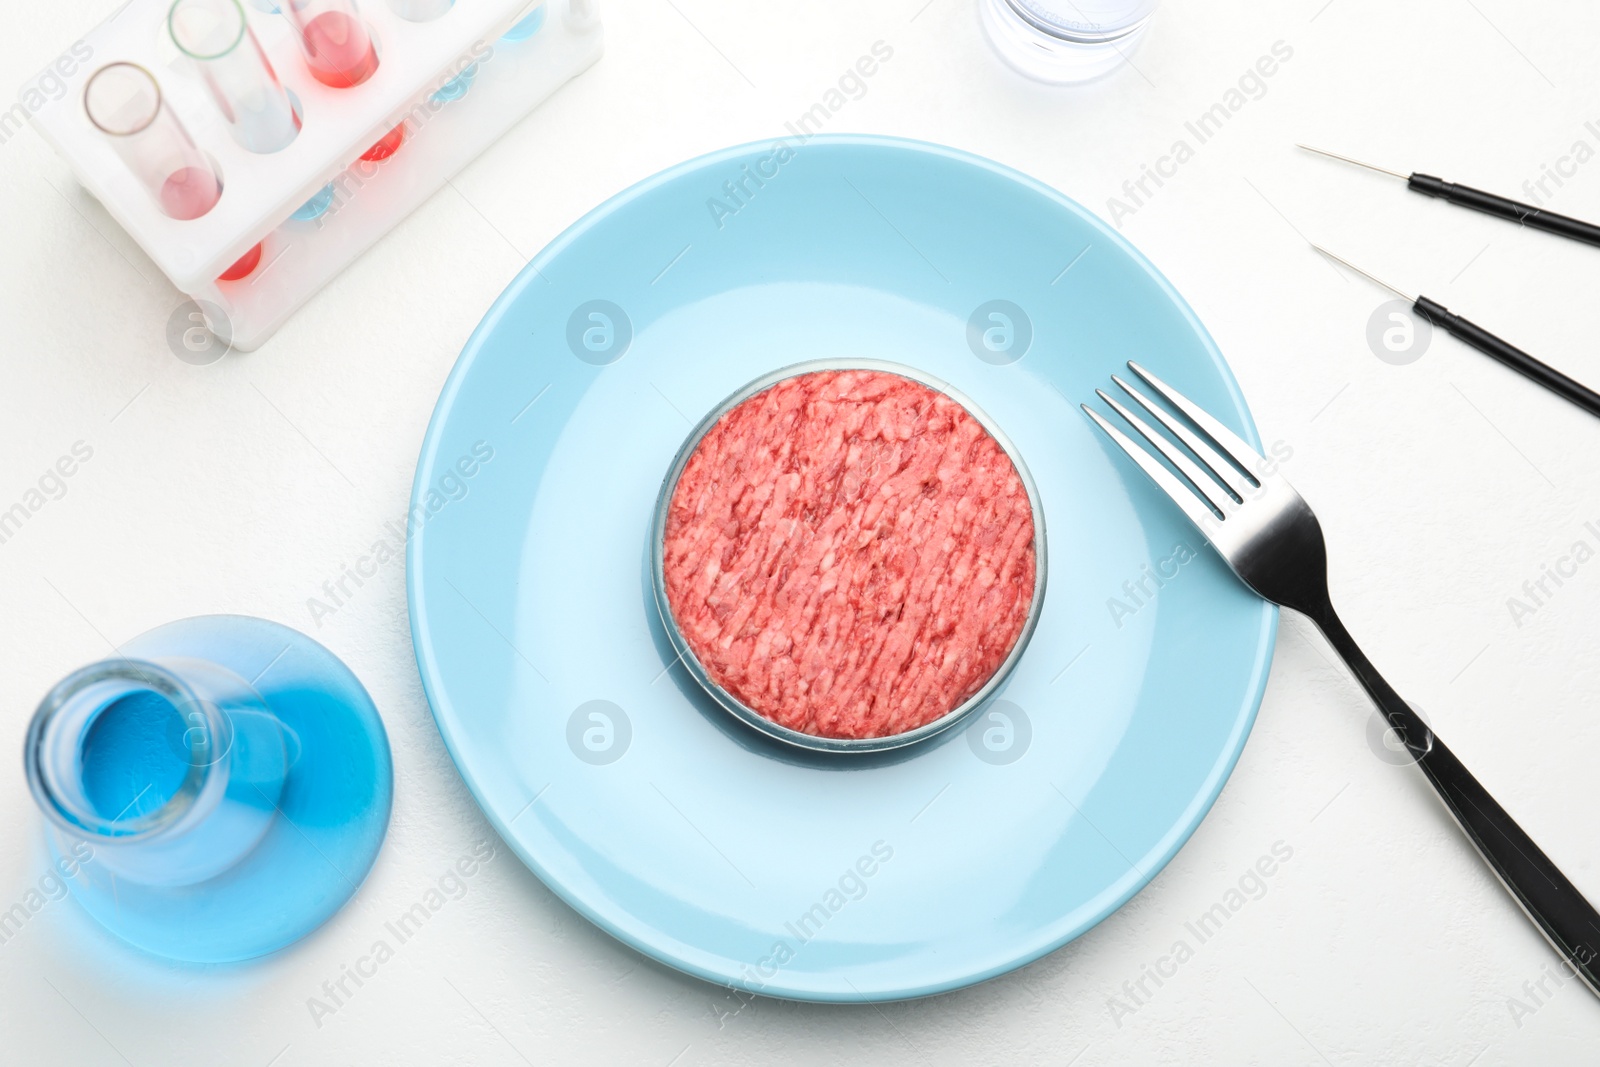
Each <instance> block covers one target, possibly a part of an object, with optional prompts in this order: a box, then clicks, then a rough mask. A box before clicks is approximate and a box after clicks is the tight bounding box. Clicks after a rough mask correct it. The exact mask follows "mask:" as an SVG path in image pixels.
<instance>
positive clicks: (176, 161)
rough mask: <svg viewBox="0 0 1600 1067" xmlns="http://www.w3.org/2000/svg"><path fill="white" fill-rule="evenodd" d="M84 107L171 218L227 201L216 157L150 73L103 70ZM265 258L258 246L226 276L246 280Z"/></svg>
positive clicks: (125, 67)
mask: <svg viewBox="0 0 1600 1067" xmlns="http://www.w3.org/2000/svg"><path fill="white" fill-rule="evenodd" d="M83 106H84V110H85V111H86V112H87V113H88V116H89V121H90V122H92V123H94V125H95V127H96V128H97V129H99V130H100V132H101V133H103V134H105V136H106V138H107V140H108V141H109V142H110V143H111V147H112V148H113V149H115V150H116V153H117V155H119V156H120V157H122V161H123V163H125V164H126V165H127V167H128V169H129V171H131V172H132V173H133V175H134V177H136V178H138V179H139V182H140V184H142V185H143V186H144V187H145V189H146V190H147V191H148V192H149V193H150V195H151V196H152V197H154V198H155V201H156V203H157V205H159V206H160V208H161V211H162V213H163V214H165V215H166V216H167V217H168V218H173V219H178V220H180V221H188V220H190V219H197V218H199V217H200V216H202V215H204V214H205V213H206V212H208V211H210V210H211V209H212V208H214V207H216V206H217V202H218V201H219V200H221V199H222V178H221V176H220V175H219V174H218V173H217V170H216V167H215V165H214V164H213V163H212V161H211V157H209V156H208V155H206V154H205V153H204V152H202V151H200V149H199V148H197V147H196V146H195V143H194V139H193V138H191V137H190V136H189V131H188V130H186V129H184V126H183V123H181V122H179V121H178V117H177V116H176V115H174V114H173V113H172V112H171V110H170V109H168V107H167V105H166V101H165V100H164V99H163V98H162V95H161V88H160V86H159V85H157V84H156V80H155V78H154V77H153V76H152V75H151V74H150V72H149V71H148V70H145V69H144V68H143V67H141V66H139V65H138V64H135V63H110V64H107V65H106V66H104V67H101V68H100V69H99V70H97V71H95V73H94V74H93V76H91V77H90V78H89V83H88V84H87V85H86V86H85V87H84V90H83ZM260 259H261V246H260V245H259V244H258V245H256V246H255V247H254V248H252V249H250V251H248V252H246V253H245V254H244V255H243V256H242V257H240V259H239V260H238V261H237V262H236V263H234V264H233V266H231V267H229V268H228V269H227V270H226V271H224V272H223V273H222V275H221V277H222V278H223V279H224V280H229V281H231V280H233V279H235V278H242V277H244V276H245V275H246V274H249V273H250V272H251V271H252V270H254V269H255V267H256V264H257V263H258V262H260Z"/></svg>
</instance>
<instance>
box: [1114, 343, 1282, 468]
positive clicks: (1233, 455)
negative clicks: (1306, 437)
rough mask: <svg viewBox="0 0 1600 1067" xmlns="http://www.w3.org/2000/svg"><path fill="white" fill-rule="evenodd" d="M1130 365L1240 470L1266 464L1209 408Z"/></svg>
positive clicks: (1141, 369) (1137, 367) (1136, 365)
mask: <svg viewBox="0 0 1600 1067" xmlns="http://www.w3.org/2000/svg"><path fill="white" fill-rule="evenodd" d="M1128 366H1129V367H1130V368H1132V370H1133V373H1135V374H1137V375H1138V376H1139V377H1141V378H1143V379H1144V380H1145V383H1146V384H1147V385H1149V386H1150V388H1152V389H1154V390H1155V391H1156V392H1158V393H1160V394H1161V395H1162V396H1163V397H1165V398H1166V399H1167V401H1168V402H1169V403H1170V404H1171V405H1172V406H1173V407H1175V408H1177V409H1178V410H1179V411H1181V412H1183V413H1184V414H1185V415H1187V416H1188V417H1189V421H1190V422H1192V423H1194V424H1195V425H1196V426H1198V427H1200V428H1201V429H1202V430H1204V431H1205V432H1206V434H1207V435H1208V436H1209V437H1210V438H1211V439H1212V440H1213V441H1215V442H1216V443H1217V445H1218V446H1219V447H1221V449H1222V451H1224V452H1226V453H1228V454H1229V458H1230V459H1232V460H1233V462H1234V463H1235V464H1236V465H1237V466H1238V467H1239V469H1240V470H1244V471H1250V470H1260V469H1261V468H1260V467H1258V466H1256V465H1255V464H1254V463H1252V462H1251V460H1252V459H1253V460H1257V461H1259V462H1261V463H1266V458H1265V457H1264V456H1262V455H1261V453H1259V452H1257V451H1256V450H1255V449H1253V448H1251V447H1250V446H1249V445H1247V444H1245V443H1244V441H1243V440H1242V439H1241V438H1240V437H1239V435H1238V434H1236V433H1234V432H1233V431H1232V430H1230V429H1228V428H1227V427H1226V426H1224V425H1222V423H1220V422H1218V421H1217V420H1216V418H1215V417H1213V416H1212V415H1211V413H1210V412H1208V411H1206V410H1205V408H1202V407H1201V406H1200V405H1199V404H1196V403H1195V402H1194V401H1193V400H1190V399H1189V398H1188V397H1186V396H1184V395H1183V394H1182V393H1180V392H1178V391H1177V390H1176V389H1174V388H1173V387H1172V386H1170V385H1168V384H1167V383H1166V382H1164V381H1162V380H1161V379H1160V378H1157V377H1156V376H1155V375H1154V374H1151V373H1150V372H1149V371H1147V370H1145V369H1144V368H1143V367H1141V366H1139V364H1137V363H1135V362H1134V361H1133V360H1131V359H1130V360H1128Z"/></svg>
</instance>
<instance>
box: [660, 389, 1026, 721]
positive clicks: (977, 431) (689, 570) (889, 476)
mask: <svg viewBox="0 0 1600 1067" xmlns="http://www.w3.org/2000/svg"><path fill="white" fill-rule="evenodd" d="M665 542H666V543H665V560H666V563H665V578H666V583H665V584H666V593H667V601H668V604H669V606H670V608H671V610H672V615H673V618H674V619H675V620H676V622H677V624H678V628H679V630H681V631H682V633H683V635H684V637H685V639H686V641H687V642H688V644H689V647H690V648H691V649H692V650H693V652H694V654H695V656H696V657H697V658H698V659H699V660H700V662H701V664H702V665H704V667H705V669H706V671H707V673H708V674H709V675H710V676H711V678H712V680H713V681H715V682H716V683H717V684H718V685H720V686H722V687H723V688H724V689H726V690H727V691H728V692H730V693H732V694H733V695H734V696H735V697H737V698H738V699H739V700H740V701H742V702H743V703H744V704H746V705H748V706H749V707H751V708H753V709H754V710H755V711H757V712H759V713H760V714H761V715H763V716H765V717H767V718H768V719H771V720H772V721H773V722H776V723H779V724H780V725H783V726H787V727H789V728H790V729H793V730H799V731H802V732H804V733H808V734H813V735H817V736H821V737H833V738H862V737H884V736H889V735H892V734H898V733H904V732H905V731H907V730H914V729H916V728H917V727H919V726H922V725H924V724H925V723H929V722H932V721H933V720H935V719H938V718H940V717H941V716H943V715H945V714H947V713H948V712H950V711H951V710H953V709H954V708H956V707H958V706H959V705H960V704H962V703H963V702H964V701H966V700H967V699H968V698H969V697H971V696H972V695H973V694H974V693H976V692H977V691H978V690H979V689H981V688H982V687H983V685H984V683H985V682H987V681H988V680H989V678H990V677H991V676H992V675H993V674H994V672H995V671H996V670H997V669H998V668H999V666H1000V664H1001V663H1002V662H1003V661H1004V660H1005V658H1006V656H1007V655H1008V654H1009V653H1010V651H1011V649H1012V646H1013V645H1015V644H1016V642H1017V639H1018V637H1019V636H1020V635H1021V633H1022V631H1023V628H1024V626H1025V625H1026V623H1027V619H1028V612H1029V609H1030V607H1031V605H1032V602H1033V593H1034V574H1035V566H1036V560H1035V548H1034V525H1033V510H1032V507H1031V505H1030V503H1029V500H1028V494H1027V491H1026V489H1025V488H1024V487H1023V484H1022V479H1021V477H1019V476H1018V474H1017V470H1016V467H1015V466H1014V465H1013V464H1012V462H1011V459H1010V457H1009V456H1007V455H1006V453H1005V450H1004V449H1003V448H1001V447H1000V445H999V443H998V442H997V441H996V440H995V439H994V438H993V437H992V436H991V435H990V434H989V433H988V431H987V430H985V429H984V428H983V426H982V424H981V423H979V422H978V421H977V419H975V418H973V416H972V415H971V414H970V413H969V412H968V411H967V410H966V409H965V408H963V407H962V406H961V405H960V404H958V403H956V402H955V401H954V400H952V399H950V398H949V397H948V396H945V395H944V394H943V393H940V392H937V391H936V390H933V389H930V388H929V387H928V386H926V385H923V384H921V383H920V382H916V381H912V380H911V379H909V378H905V377H902V376H900V375H897V374H890V373H885V372H883V371H868V370H846V371H817V372H812V373H808V374H801V375H797V376H796V377H793V378H788V379H785V380H784V381H782V382H779V383H778V384H776V385H774V386H772V387H771V388H769V389H767V390H765V391H763V392H761V393H758V394H756V395H755V396H753V397H750V398H749V399H747V400H745V401H743V402H742V403H740V404H739V405H738V406H736V407H734V408H733V409H732V410H730V411H728V412H727V413H726V414H724V415H723V416H722V418H721V419H719V420H718V421H717V423H716V425H715V426H713V427H712V428H711V430H710V431H709V432H708V433H707V434H706V435H705V436H704V437H703V438H702V439H701V441H700V444H699V446H698V447H697V448H696V449H695V451H694V453H693V454H692V455H691V456H690V458H689V461H688V463H687V464H686V465H685V467H684V469H683V473H682V474H681V475H680V476H679V478H678V483H677V485H676V487H675V488H674V491H673V494H672V499H671V502H670V503H669V505H668V512H667V519H666V524H665Z"/></svg>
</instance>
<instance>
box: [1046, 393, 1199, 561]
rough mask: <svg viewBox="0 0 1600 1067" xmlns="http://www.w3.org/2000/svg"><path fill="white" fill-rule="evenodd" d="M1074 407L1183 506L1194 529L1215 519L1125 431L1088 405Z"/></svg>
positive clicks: (1175, 476) (1197, 499)
mask: <svg viewBox="0 0 1600 1067" xmlns="http://www.w3.org/2000/svg"><path fill="white" fill-rule="evenodd" d="M1078 406H1079V407H1081V408H1083V413H1084V414H1085V415H1087V416H1089V417H1090V418H1091V419H1093V420H1094V424H1095V425H1096V426H1098V427H1100V429H1101V430H1102V431H1104V432H1105V435H1106V436H1107V437H1109V438H1111V440H1112V442H1113V443H1115V444H1116V446H1117V447H1118V448H1120V449H1122V450H1123V451H1124V452H1126V453H1127V454H1128V458H1129V459H1131V460H1133V461H1134V462H1135V463H1137V464H1138V465H1139V468H1140V469H1141V470H1143V471H1144V472H1145V474H1147V475H1149V476H1150V480H1151V481H1153V482H1155V483H1156V485H1158V486H1159V487H1160V488H1161V491H1162V492H1164V493H1166V494H1167V496H1169V497H1171V498H1172V502H1173V503H1174V504H1176V505H1178V507H1180V508H1182V509H1183V513H1184V514H1185V515H1187V516H1188V517H1189V521H1190V522H1192V523H1194V524H1195V526H1196V527H1197V528H1199V529H1200V530H1202V531H1204V530H1205V529H1206V524H1207V523H1214V522H1216V521H1217V516H1216V515H1215V514H1213V513H1212V511H1211V509H1210V508H1208V507H1207V506H1206V505H1205V504H1204V503H1202V502H1201V499H1200V498H1199V497H1198V496H1196V495H1195V494H1194V491H1193V490H1191V489H1190V488H1189V487H1188V486H1186V485H1184V484H1183V482H1182V481H1180V480H1179V479H1178V477H1177V475H1175V474H1173V473H1172V472H1171V471H1169V470H1167V468H1165V467H1163V466H1162V465H1161V463H1160V461H1158V460H1157V459H1156V458H1155V457H1154V456H1152V455H1150V453H1149V452H1147V451H1145V450H1144V449H1142V448H1140V447H1139V446H1138V445H1136V444H1134V443H1133V441H1132V439H1130V438H1129V437H1128V435H1127V434H1125V433H1123V432H1122V431H1121V430H1119V429H1117V428H1116V427H1115V426H1113V425H1111V424H1110V423H1109V422H1107V421H1106V420H1105V419H1104V418H1102V417H1101V416H1100V414H1099V412H1097V411H1095V410H1094V409H1093V408H1091V407H1089V405H1088V404H1079V405H1078Z"/></svg>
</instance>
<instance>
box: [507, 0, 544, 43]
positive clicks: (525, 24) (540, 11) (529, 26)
mask: <svg viewBox="0 0 1600 1067" xmlns="http://www.w3.org/2000/svg"><path fill="white" fill-rule="evenodd" d="M543 25H544V0H540V2H539V3H538V4H536V5H535V6H534V7H532V8H530V9H529V10H528V12H527V14H525V15H523V16H522V17H521V18H519V19H518V20H517V21H516V23H515V25H513V26H512V27H511V28H510V29H509V30H507V31H506V32H505V33H502V34H501V35H500V39H501V40H502V41H513V42H514V41H526V40H527V39H528V38H529V37H532V36H533V35H534V34H536V33H538V32H539V28H540V27H541V26H543Z"/></svg>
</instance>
